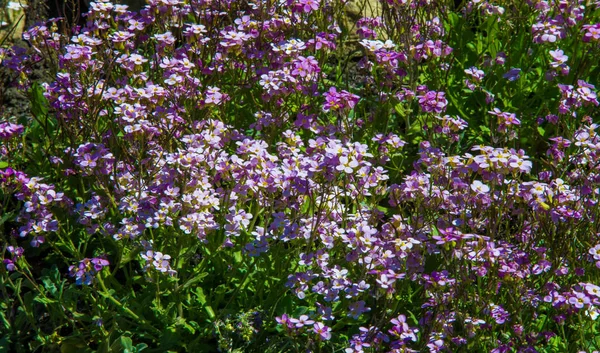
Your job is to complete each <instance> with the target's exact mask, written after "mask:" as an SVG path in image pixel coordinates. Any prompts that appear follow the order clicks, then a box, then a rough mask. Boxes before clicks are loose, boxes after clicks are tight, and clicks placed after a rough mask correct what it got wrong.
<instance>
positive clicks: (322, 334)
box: [313, 322, 331, 341]
mask: <svg viewBox="0 0 600 353" xmlns="http://www.w3.org/2000/svg"><path fill="white" fill-rule="evenodd" d="M313 331H314V332H315V333H316V334H318V335H319V339H321V340H324V341H329V340H330V339H331V328H329V327H327V326H325V325H324V324H323V323H322V322H316V323H315V324H314V325H313Z"/></svg>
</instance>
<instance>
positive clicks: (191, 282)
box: [183, 272, 208, 289]
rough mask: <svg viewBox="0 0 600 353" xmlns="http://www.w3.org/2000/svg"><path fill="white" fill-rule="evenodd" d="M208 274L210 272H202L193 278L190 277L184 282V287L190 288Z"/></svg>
mask: <svg viewBox="0 0 600 353" xmlns="http://www.w3.org/2000/svg"><path fill="white" fill-rule="evenodd" d="M206 276H208V272H203V273H200V274H198V275H196V276H194V277H192V278H190V279H189V280H188V281H187V282H185V283H184V284H183V289H188V288H189V287H191V286H192V285H193V284H195V283H198V282H200V281H201V280H202V279H203V278H204V277H206Z"/></svg>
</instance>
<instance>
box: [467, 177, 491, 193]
mask: <svg viewBox="0 0 600 353" xmlns="http://www.w3.org/2000/svg"><path fill="white" fill-rule="evenodd" d="M471 190H473V191H475V192H476V193H478V194H487V193H488V192H489V191H490V187H489V186H487V185H485V184H484V183H482V182H480V181H479V180H475V181H474V182H473V184H471Z"/></svg>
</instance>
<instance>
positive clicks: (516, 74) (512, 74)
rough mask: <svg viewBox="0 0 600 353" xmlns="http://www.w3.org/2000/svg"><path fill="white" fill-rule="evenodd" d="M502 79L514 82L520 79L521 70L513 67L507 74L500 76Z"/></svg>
mask: <svg viewBox="0 0 600 353" xmlns="http://www.w3.org/2000/svg"><path fill="white" fill-rule="evenodd" d="M502 77H504V78H505V79H507V80H509V81H516V80H518V79H519V78H520V77H521V69H519V68H514V67H513V68H512V69H510V70H508V72H507V73H505V74H504V75H502Z"/></svg>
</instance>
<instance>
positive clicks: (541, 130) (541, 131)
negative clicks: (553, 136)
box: [537, 126, 546, 136]
mask: <svg viewBox="0 0 600 353" xmlns="http://www.w3.org/2000/svg"><path fill="white" fill-rule="evenodd" d="M537 131H538V133H539V134H540V136H544V135H546V130H545V129H544V128H543V127H541V126H538V127H537Z"/></svg>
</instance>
